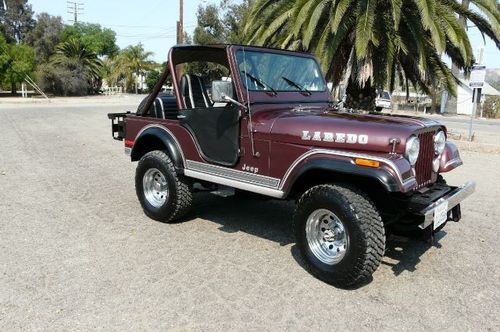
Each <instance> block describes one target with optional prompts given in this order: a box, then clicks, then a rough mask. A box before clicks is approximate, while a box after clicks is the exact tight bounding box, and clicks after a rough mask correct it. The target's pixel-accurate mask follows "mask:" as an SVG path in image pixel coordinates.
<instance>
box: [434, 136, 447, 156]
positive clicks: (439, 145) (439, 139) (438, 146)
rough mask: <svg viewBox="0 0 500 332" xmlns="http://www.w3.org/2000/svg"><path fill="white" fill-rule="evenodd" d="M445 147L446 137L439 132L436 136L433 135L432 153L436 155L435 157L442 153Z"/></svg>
mask: <svg viewBox="0 0 500 332" xmlns="http://www.w3.org/2000/svg"><path fill="white" fill-rule="evenodd" d="M445 145H446V135H445V134H444V132H443V131H441V130H440V131H438V132H437V133H436V135H434V152H435V153H436V156H439V155H440V154H441V153H443V151H444V147H445Z"/></svg>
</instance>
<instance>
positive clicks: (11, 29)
mask: <svg viewBox="0 0 500 332" xmlns="http://www.w3.org/2000/svg"><path fill="white" fill-rule="evenodd" d="M5 4H6V5H7V10H2V11H0V23H2V26H3V29H2V30H3V33H4V35H5V39H6V40H7V42H8V43H12V42H17V43H19V42H22V41H23V40H24V39H25V37H26V34H27V33H28V32H29V31H30V30H31V29H32V28H33V26H34V25H35V20H34V19H33V9H32V8H31V5H30V4H28V0H5Z"/></svg>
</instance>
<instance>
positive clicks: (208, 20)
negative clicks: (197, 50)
mask: <svg viewBox="0 0 500 332" xmlns="http://www.w3.org/2000/svg"><path fill="white" fill-rule="evenodd" d="M253 2H254V1H253V0H244V1H242V2H238V3H235V2H234V1H232V0H223V1H221V3H220V4H219V5H215V4H208V5H206V6H202V5H200V6H199V7H198V12H197V18H198V24H197V26H196V28H195V30H194V32H193V41H194V43H195V44H200V45H207V44H221V43H235V44H238V43H242V42H243V41H244V40H243V36H242V33H241V32H242V29H243V26H242V25H241V22H243V21H244V19H245V17H246V15H247V14H248V12H249V8H250V6H251V4H252V3H253Z"/></svg>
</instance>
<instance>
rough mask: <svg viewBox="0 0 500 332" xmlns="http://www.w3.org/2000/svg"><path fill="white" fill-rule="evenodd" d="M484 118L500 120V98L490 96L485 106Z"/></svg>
mask: <svg viewBox="0 0 500 332" xmlns="http://www.w3.org/2000/svg"><path fill="white" fill-rule="evenodd" d="M483 116H484V117H485V118H491V119H500V97H499V96H488V97H486V100H485V101H484V104H483Z"/></svg>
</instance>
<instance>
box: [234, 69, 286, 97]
mask: <svg viewBox="0 0 500 332" xmlns="http://www.w3.org/2000/svg"><path fill="white" fill-rule="evenodd" d="M241 72H242V73H244V74H245V75H247V76H248V77H250V78H251V79H252V80H253V81H254V82H256V83H257V84H259V85H260V86H261V87H263V88H267V89H269V90H271V91H272V92H273V95H275V96H276V95H277V94H278V91H276V90H275V89H274V88H273V87H272V86H270V85H269V84H267V83H266V82H264V81H263V80H261V79H260V78H257V77H255V76H253V75H252V74H250V73H248V72H246V71H244V70H242V71H241Z"/></svg>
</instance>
